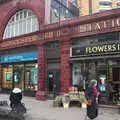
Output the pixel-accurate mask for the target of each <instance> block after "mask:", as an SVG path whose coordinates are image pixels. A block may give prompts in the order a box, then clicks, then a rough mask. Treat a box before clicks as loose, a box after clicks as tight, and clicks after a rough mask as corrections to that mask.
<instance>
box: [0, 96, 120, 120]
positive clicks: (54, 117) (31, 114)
mask: <svg viewBox="0 0 120 120" xmlns="http://www.w3.org/2000/svg"><path fill="white" fill-rule="evenodd" d="M3 100H7V101H8V103H9V95H8V94H0V101H3ZM22 102H23V103H25V106H26V108H27V113H26V115H25V118H26V120H85V117H86V108H78V107H77V106H75V107H70V108H63V107H61V108H54V107H53V106H52V103H53V101H52V100H45V101H38V100H36V99H35V98H34V97H26V96H24V97H23V100H22ZM107 119H108V120H120V113H119V112H118V109H116V108H103V107H100V108H99V115H98V118H97V119H96V120H107ZM0 120H1V119H0Z"/></svg>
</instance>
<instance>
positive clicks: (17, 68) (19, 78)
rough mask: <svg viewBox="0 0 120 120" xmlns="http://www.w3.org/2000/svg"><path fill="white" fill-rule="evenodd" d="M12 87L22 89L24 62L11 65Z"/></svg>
mask: <svg viewBox="0 0 120 120" xmlns="http://www.w3.org/2000/svg"><path fill="white" fill-rule="evenodd" d="M13 87H19V88H21V89H22V90H23V89H24V64H15V65H13Z"/></svg>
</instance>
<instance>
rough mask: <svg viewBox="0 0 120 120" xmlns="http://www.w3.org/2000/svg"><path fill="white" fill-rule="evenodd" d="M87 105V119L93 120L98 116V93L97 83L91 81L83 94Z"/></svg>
mask: <svg viewBox="0 0 120 120" xmlns="http://www.w3.org/2000/svg"><path fill="white" fill-rule="evenodd" d="M85 95H86V99H87V101H88V104H87V117H88V118H89V119H94V118H96V117H97V116H98V96H99V92H98V90H97V81H96V80H91V81H90V84H89V85H88V88H87V90H86V92H85Z"/></svg>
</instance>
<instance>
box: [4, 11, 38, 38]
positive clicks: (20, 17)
mask: <svg viewBox="0 0 120 120" xmlns="http://www.w3.org/2000/svg"><path fill="white" fill-rule="evenodd" d="M38 30H39V24H38V21H37V17H36V15H35V14H33V12H32V11H30V10H28V9H23V10H20V11H19V12H17V13H16V14H15V15H14V16H12V17H11V19H10V20H9V22H8V24H7V26H6V28H5V32H4V36H3V39H7V38H11V37H15V36H19V35H24V34H27V33H32V32H35V31H38Z"/></svg>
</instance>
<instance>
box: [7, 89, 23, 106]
mask: <svg viewBox="0 0 120 120" xmlns="http://www.w3.org/2000/svg"><path fill="white" fill-rule="evenodd" d="M9 100H10V107H11V108H13V107H15V106H17V105H18V104H20V103H21V100H22V91H21V89H20V88H14V89H13V90H12V92H11V94H10V97H9Z"/></svg>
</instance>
